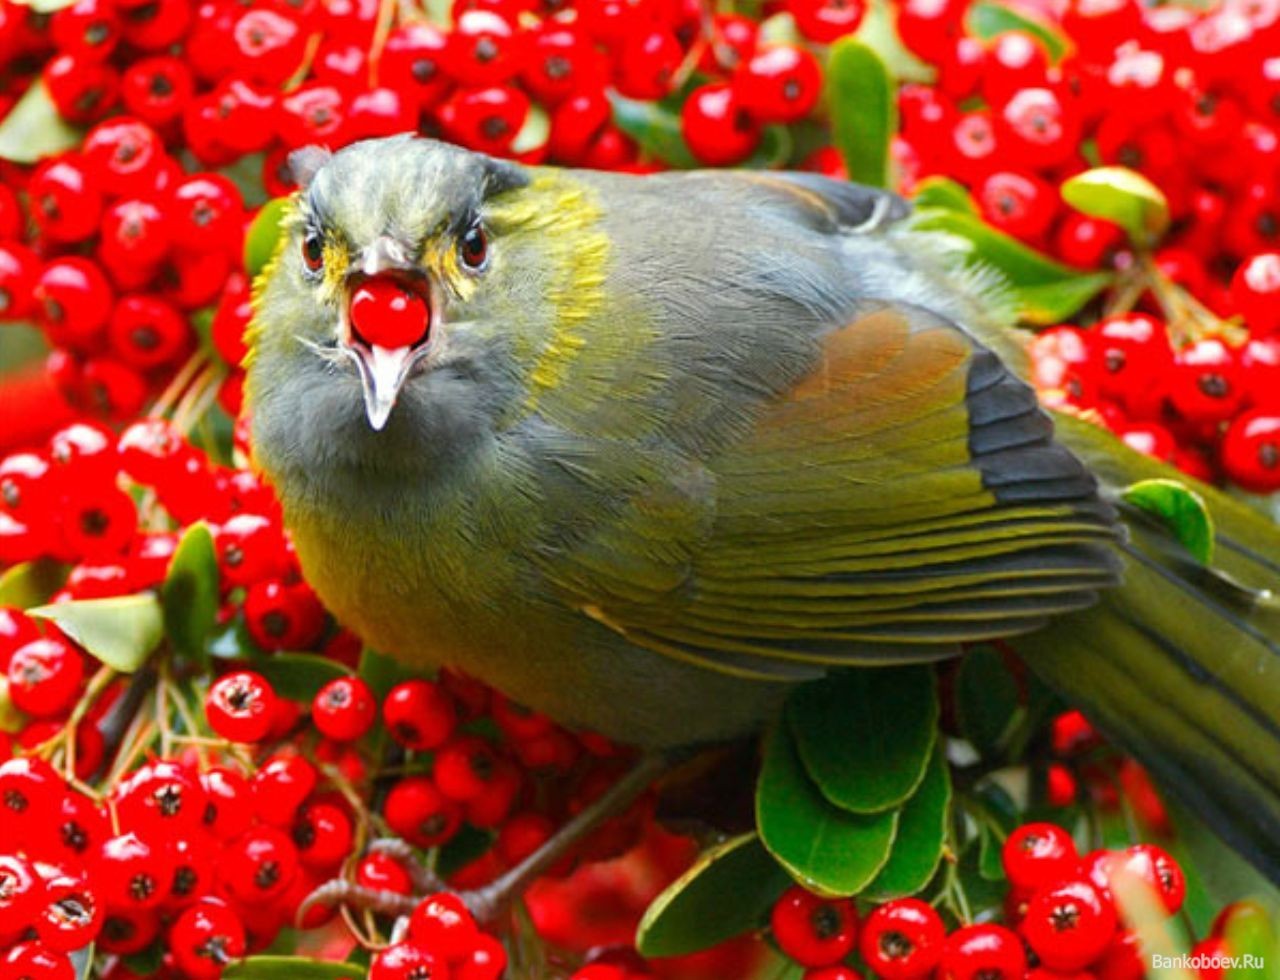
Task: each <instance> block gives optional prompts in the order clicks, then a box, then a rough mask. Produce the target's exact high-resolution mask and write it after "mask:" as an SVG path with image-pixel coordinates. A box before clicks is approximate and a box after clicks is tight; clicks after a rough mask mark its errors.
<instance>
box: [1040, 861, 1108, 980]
mask: <svg viewBox="0 0 1280 980" xmlns="http://www.w3.org/2000/svg"><path fill="white" fill-rule="evenodd" d="M1018 928H1019V930H1020V931H1021V933H1022V935H1023V936H1024V937H1025V938H1026V940H1027V942H1028V944H1030V946H1031V948H1032V949H1033V950H1035V953H1036V955H1037V956H1038V957H1039V958H1040V961H1041V962H1042V963H1043V964H1044V965H1045V966H1047V967H1049V968H1050V969H1053V970H1058V971H1061V972H1064V973H1066V972H1070V971H1073V970H1080V969H1083V968H1084V967H1086V966H1088V965H1089V964H1090V963H1092V962H1093V961H1094V960H1095V959H1097V958H1098V957H1099V956H1100V955H1101V954H1102V952H1103V950H1105V949H1106V948H1107V945H1108V944H1109V943H1110V942H1111V937H1112V935H1113V934H1114V933H1115V930H1116V910H1115V906H1114V905H1112V903H1111V898H1110V896H1109V895H1103V894H1101V893H1100V892H1099V891H1098V889H1097V888H1096V887H1094V885H1093V884H1092V883H1091V882H1090V881H1088V880H1087V879H1084V878H1069V879H1066V880H1064V881H1061V882H1058V883H1057V884H1054V885H1050V886H1049V887H1047V888H1043V889H1041V890H1039V891H1037V892H1036V893H1035V895H1033V896H1032V898H1031V901H1030V903H1029V904H1028V905H1027V912H1026V915H1025V916H1024V917H1023V919H1022V923H1021V925H1020V926H1019V927H1018Z"/></svg>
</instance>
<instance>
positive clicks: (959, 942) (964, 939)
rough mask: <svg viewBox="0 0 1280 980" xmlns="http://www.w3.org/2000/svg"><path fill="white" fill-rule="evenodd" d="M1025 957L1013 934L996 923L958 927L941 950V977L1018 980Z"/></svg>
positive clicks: (947, 978) (945, 979)
mask: <svg viewBox="0 0 1280 980" xmlns="http://www.w3.org/2000/svg"><path fill="white" fill-rule="evenodd" d="M1026 970H1027V956H1026V953H1025V952H1023V949H1022V942H1021V940H1019V939H1018V937H1017V936H1016V935H1014V934H1013V933H1012V932H1010V931H1009V930H1008V929H1006V928H1005V927H1004V926H998V925H978V926H962V927H960V928H959V929H957V930H956V931H955V932H953V933H951V935H949V936H948V937H947V940H946V943H945V944H944V945H943V949H942V963H941V967H940V976H941V977H942V980H1022V977H1023V975H1024V974H1025V973H1026Z"/></svg>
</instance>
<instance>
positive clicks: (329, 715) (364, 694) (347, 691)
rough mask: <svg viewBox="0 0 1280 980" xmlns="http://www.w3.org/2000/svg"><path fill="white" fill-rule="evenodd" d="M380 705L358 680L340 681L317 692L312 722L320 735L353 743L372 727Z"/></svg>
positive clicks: (354, 678)
mask: <svg viewBox="0 0 1280 980" xmlns="http://www.w3.org/2000/svg"><path fill="white" fill-rule="evenodd" d="M377 717H378V702H377V698H376V697H375V696H374V693H373V691H372V690H370V688H369V685H368V684H366V683H365V682H364V681H363V680H361V679H360V678H359V677H338V678H335V679H334V680H331V681H330V682H329V683H328V684H326V685H325V686H324V687H322V688H321V689H320V690H319V692H317V694H316V696H315V699H314V701H312V704H311V720H312V722H314V723H315V726H316V728H318V729H319V730H320V733H321V734H322V735H324V736H325V737H327V738H331V739H334V740H335V741H338V742H353V741H355V740H356V739H358V738H360V737H361V736H362V735H364V734H365V732H367V731H368V730H369V729H370V728H372V727H373V723H374V721H376V720H377Z"/></svg>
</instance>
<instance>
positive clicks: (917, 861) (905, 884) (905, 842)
mask: <svg viewBox="0 0 1280 980" xmlns="http://www.w3.org/2000/svg"><path fill="white" fill-rule="evenodd" d="M950 813H951V771H950V770H949V769H948V768H947V760H946V758H945V757H944V755H943V753H942V749H941V748H936V749H934V752H933V756H932V758H931V759H930V761H929V766H928V768H927V769H926V770H925V774H924V779H923V780H922V781H921V783H920V787H919V788H918V789H917V790H916V791H915V792H914V793H913V794H912V795H911V798H910V799H908V800H907V802H906V803H904V804H903V805H902V812H901V814H900V815H899V816H898V833H897V836H896V837H894V840H893V850H892V851H890V852H889V861H888V863H886V864H885V866H884V867H883V868H881V869H880V872H879V873H878V874H877V875H876V876H875V878H874V880H872V882H871V884H869V885H867V887H866V889H865V890H864V891H863V895H864V896H865V897H867V898H870V899H873V900H875V901H878V902H881V901H886V900H888V899H891V898H901V897H903V896H904V895H914V894H915V893H916V892H918V891H920V890H921V889H922V888H924V886H925V885H927V884H928V883H929V879H931V878H932V877H933V874H934V872H935V871H937V870H938V863H939V862H940V861H941V860H942V851H943V848H944V846H945V845H946V840H947V820H948V818H949V816H950Z"/></svg>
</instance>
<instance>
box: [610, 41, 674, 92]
mask: <svg viewBox="0 0 1280 980" xmlns="http://www.w3.org/2000/svg"><path fill="white" fill-rule="evenodd" d="M683 61H684V49H683V48H681V47H680V42H679V41H678V40H677V39H676V36H675V35H674V34H672V33H671V32H670V31H669V30H665V29H663V28H661V27H656V26H655V27H653V28H651V29H649V30H647V31H642V32H640V33H638V34H636V35H634V36H633V37H630V38H628V39H627V40H626V41H625V42H623V45H622V52H621V54H620V55H619V57H618V62H617V68H616V71H615V77H614V80H615V82H616V83H617V86H618V91H619V92H621V93H622V94H623V95H625V96H627V97H629V98H632V99H645V100H649V101H653V100H656V99H661V98H663V97H664V96H666V95H667V93H669V92H670V91H671V85H672V80H673V79H674V77H675V74H676V72H677V70H679V68H680V64H681V62H683Z"/></svg>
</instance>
